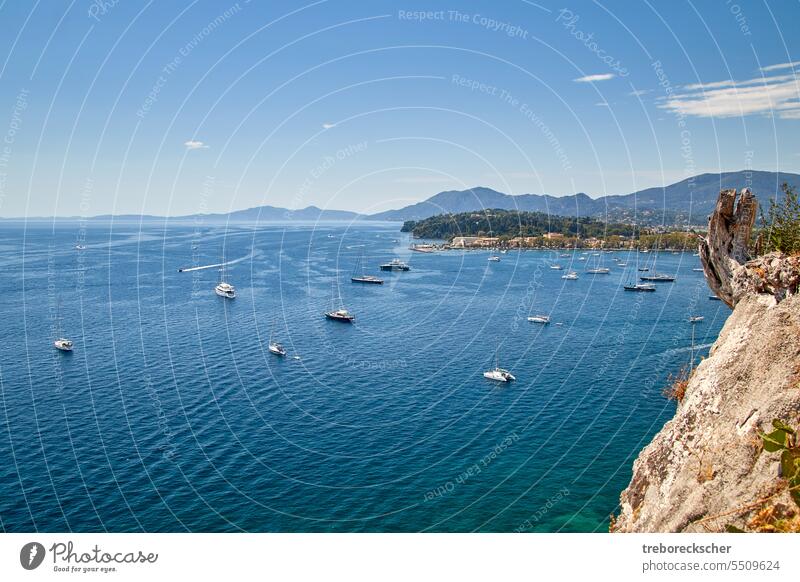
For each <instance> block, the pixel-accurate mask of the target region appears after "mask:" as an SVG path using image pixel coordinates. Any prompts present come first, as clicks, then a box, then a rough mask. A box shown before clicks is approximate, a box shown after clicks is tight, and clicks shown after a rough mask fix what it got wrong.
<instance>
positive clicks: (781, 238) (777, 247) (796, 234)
mask: <svg viewBox="0 0 800 582" xmlns="http://www.w3.org/2000/svg"><path fill="white" fill-rule="evenodd" d="M781 190H782V191H783V197H782V199H781V200H777V201H776V200H773V199H770V201H769V209H768V210H767V215H766V216H764V212H763V210H762V212H761V226H762V233H761V235H762V241H763V245H764V251H765V252H771V251H780V252H782V253H786V254H787V255H794V254H798V253H800V199H798V195H797V192H795V190H794V188H792V187H791V186H789V185H788V184H783V186H781Z"/></svg>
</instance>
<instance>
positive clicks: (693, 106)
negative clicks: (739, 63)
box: [658, 75, 800, 119]
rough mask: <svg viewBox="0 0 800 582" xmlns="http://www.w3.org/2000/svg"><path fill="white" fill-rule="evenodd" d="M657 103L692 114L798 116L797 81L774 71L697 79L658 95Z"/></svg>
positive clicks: (799, 106) (799, 86)
mask: <svg viewBox="0 0 800 582" xmlns="http://www.w3.org/2000/svg"><path fill="white" fill-rule="evenodd" d="M658 107H660V108H661V109H666V110H668V111H671V112H673V113H675V114H679V115H686V116H692V117H720V118H724V117H742V116H745V115H769V114H772V115H776V116H777V117H780V118H781V119H798V118H800V82H798V80H797V79H795V77H794V75H774V76H771V77H770V76H765V77H762V78H760V79H748V80H746V81H734V80H732V79H731V80H726V81H716V82H713V83H696V84H693V85H686V86H685V87H682V92H681V93H677V94H673V95H672V96H670V97H667V98H664V99H661V100H660V103H659V105H658Z"/></svg>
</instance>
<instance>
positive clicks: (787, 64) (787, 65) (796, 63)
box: [761, 61, 800, 73]
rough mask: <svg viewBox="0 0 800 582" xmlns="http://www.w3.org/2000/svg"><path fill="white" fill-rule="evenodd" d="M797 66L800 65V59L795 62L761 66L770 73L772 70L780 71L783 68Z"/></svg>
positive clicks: (763, 70)
mask: <svg viewBox="0 0 800 582" xmlns="http://www.w3.org/2000/svg"><path fill="white" fill-rule="evenodd" d="M795 67H800V61H794V62H793V63H778V64H777V65H769V66H766V67H761V71H762V72H764V73H769V72H770V71H779V70H781V69H794V68H795Z"/></svg>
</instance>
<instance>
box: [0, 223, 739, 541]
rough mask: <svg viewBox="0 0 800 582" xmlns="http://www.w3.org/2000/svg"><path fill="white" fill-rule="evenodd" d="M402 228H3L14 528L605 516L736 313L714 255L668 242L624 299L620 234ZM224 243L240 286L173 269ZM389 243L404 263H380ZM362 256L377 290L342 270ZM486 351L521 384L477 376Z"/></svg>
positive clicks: (570, 524)
mask: <svg viewBox="0 0 800 582" xmlns="http://www.w3.org/2000/svg"><path fill="white" fill-rule="evenodd" d="M76 241H85V242H83V244H84V245H85V246H86V249H85V250H76V248H75V245H76ZM408 244H409V240H408V238H407V236H406V235H403V234H401V233H400V232H399V226H398V225H396V224H370V223H366V224H362V223H357V224H355V225H347V224H336V223H326V224H317V225H313V224H289V223H287V224H267V225H264V224H261V225H258V226H255V225H254V226H248V225H236V226H230V225H228V226H225V225H213V224H191V223H187V224H184V225H172V224H171V225H167V226H165V225H164V224H163V223H151V224H147V225H144V226H142V225H140V224H139V223H135V222H129V223H125V222H118V223H113V224H104V223H95V222H92V223H88V224H81V223H57V224H56V225H55V226H54V225H53V224H52V223H28V224H23V223H19V224H15V223H4V224H3V225H0V264H1V265H2V274H3V276H2V277H1V278H0V291H1V292H2V297H3V299H4V300H3V301H2V303H0V321H2V337H3V339H4V348H3V349H2V350H0V396H2V398H0V529H2V530H4V531H9V532H18V531H32V530H36V531H78V532H86V531H100V532H103V531H109V532H131V531H133V532H135V531H148V532H176V531H177V532H180V531H193V532H228V531H231V532H233V531H259V532H338V531H341V532H360V531H379V532H418V531H439V532H472V531H487V532H488V531H499V532H513V531H526V532H594V531H607V528H608V523H609V515H610V514H611V513H613V512H615V511H616V509H617V504H618V500H619V493H620V491H621V490H622V489H623V488H625V486H626V485H627V483H628V481H629V480H630V476H631V466H632V463H633V460H634V459H635V457H636V455H637V454H638V452H639V451H640V450H641V449H642V448H643V447H644V446H645V445H646V444H647V443H648V442H649V441H650V439H651V438H652V436H653V435H654V433H655V432H657V431H658V430H659V429H660V428H661V426H662V425H663V424H664V422H665V421H667V420H668V419H669V418H670V417H671V416H672V415H673V414H674V410H675V404H674V403H673V402H671V401H669V400H667V399H666V398H664V397H663V396H662V390H663V388H664V386H665V385H666V383H667V380H668V377H669V376H670V374H674V373H676V372H677V371H678V370H679V369H680V368H681V367H682V366H684V365H688V364H689V362H690V359H691V357H692V353H694V358H695V361H699V360H700V358H701V357H702V356H704V355H707V353H708V349H709V347H710V345H711V343H712V342H713V341H714V340H715V339H716V337H717V334H718V333H719V330H720V329H721V327H722V325H723V323H724V321H725V318H726V317H727V316H728V314H729V309H728V308H727V307H726V306H725V305H724V304H722V303H721V302H719V301H710V300H709V298H708V296H709V291H708V288H707V286H706V284H705V281H704V278H703V274H702V273H699V272H695V271H693V270H692V269H693V268H695V267H698V266H699V259H698V258H697V257H694V256H692V253H681V254H672V253H659V254H658V256H657V261H658V263H657V264H658V271H660V272H666V273H670V274H675V275H677V281H676V282H674V283H661V284H658V290H657V292H655V293H630V292H625V291H623V287H622V286H623V284H625V283H627V282H629V281H630V280H632V279H634V278H635V276H636V274H637V273H636V264H637V256H636V254H629V253H627V252H617V253H615V254H613V255H610V254H603V255H601V256H592V255H589V256H588V259H587V260H586V261H579V260H578V259H579V257H580V256H581V254H580V253H569V257H560V256H559V255H558V253H553V252H549V251H523V252H517V251H511V252H509V253H508V254H504V255H501V257H502V260H501V261H500V262H497V263H495V262H489V261H487V258H488V256H489V253H488V252H483V251H469V252H459V251H450V252H437V253H432V254H423V253H412V252H410V251H409V250H408ZM223 257H224V261H225V262H227V263H228V264H227V266H226V268H225V272H224V275H225V277H226V279H227V280H228V282H230V283H232V284H233V285H235V286H236V290H237V295H238V296H237V298H236V299H235V300H226V299H223V298H220V297H218V296H216V295H215V294H214V291H213V289H214V286H215V285H216V283H217V282H218V281H219V277H220V272H219V269H218V268H210V269H205V270H197V271H191V272H183V273H179V272H178V269H179V268H186V267H194V266H204V265H213V264H216V263H220V262H222V261H223ZM614 257H617V258H618V259H620V260H622V261H627V267H618V266H617V265H616V263H615V262H614V261H613V258H614ZM654 257H655V255H654V254H653V253H650V254H641V255H639V258H638V260H639V262H640V265H643V264H644V262H645V261H652V260H653V258H654ZM392 258H399V259H401V260H405V261H408V262H409V264H410V265H411V270H410V271H409V272H392V273H379V271H378V265H379V264H380V263H382V262H386V261H388V260H391V259H392ZM359 261H361V262H362V263H363V264H364V265H365V266H366V270H367V272H368V273H371V274H375V275H378V274H381V276H382V277H384V279H385V280H386V282H385V284H384V285H357V284H352V283H351V282H350V276H351V272H352V271H353V269H354V266H355V265H356V264H357V263H358V262H359ZM553 262H558V263H560V264H562V265H564V267H565V270H564V271H555V270H552V269H550V268H549V267H550V265H551V264H552V263H553ZM570 264H572V268H574V269H575V270H576V271H578V272H579V274H580V278H579V279H578V280H577V281H566V280H563V279H562V278H561V275H563V274H564V273H566V269H568V268H569V267H570ZM586 264H589V265H590V266H594V265H598V264H602V265H604V266H607V267H610V268H611V274H609V275H588V274H584V273H583V272H582V271H583V270H584V269H585V265H586ZM332 305H333V306H335V307H337V308H338V307H340V306H344V307H346V308H347V309H349V310H350V311H352V312H353V313H354V314H355V315H356V322H355V324H354V325H347V324H341V323H337V322H332V321H327V320H326V319H325V318H324V317H323V312H325V311H326V310H329V309H330V308H331V306H332ZM540 312H541V313H549V314H550V315H551V318H552V322H551V324H550V325H547V326H544V325H540V324H535V323H529V322H528V321H527V319H526V317H527V316H528V315H530V314H536V313H540ZM690 315H703V316H705V320H704V321H703V322H702V323H699V324H697V325H694V326H692V325H691V324H689V323H688V318H689V316H690ZM693 327H694V336H695V337H694V348H695V349H694V350H692V346H693V340H692V328H693ZM59 334H61V335H64V336H66V337H69V338H70V339H72V340H73V341H74V342H75V349H74V352H73V353H71V354H68V353H62V352H58V351H57V350H55V349H54V348H53V345H52V343H53V340H54V339H55V337H56V336H57V335H59ZM270 337H272V338H273V339H275V340H278V341H280V342H282V343H283V344H284V346H285V347H286V349H287V350H288V355H287V357H286V358H283V359H281V358H279V357H276V356H274V355H272V354H270V353H269V352H268V351H267V344H268V341H269V338H270ZM496 354H497V355H498V357H499V361H500V365H501V366H502V367H504V368H507V369H509V370H510V371H511V372H512V373H513V374H514V375H515V376H516V377H517V381H516V382H513V383H509V384H497V383H492V382H490V381H488V380H486V379H484V378H483V375H482V373H483V371H485V370H488V369H490V368H491V367H493V366H494V361H495V355H496Z"/></svg>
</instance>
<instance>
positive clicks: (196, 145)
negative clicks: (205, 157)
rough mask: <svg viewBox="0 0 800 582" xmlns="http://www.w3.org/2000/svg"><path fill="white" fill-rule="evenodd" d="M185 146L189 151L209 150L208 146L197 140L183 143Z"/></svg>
mask: <svg viewBox="0 0 800 582" xmlns="http://www.w3.org/2000/svg"><path fill="white" fill-rule="evenodd" d="M183 145H185V146H186V149H187V150H204V149H208V146H207V145H206V144H204V143H203V142H202V141H196V140H193V139H190V140H189V141H185V142H183Z"/></svg>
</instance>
